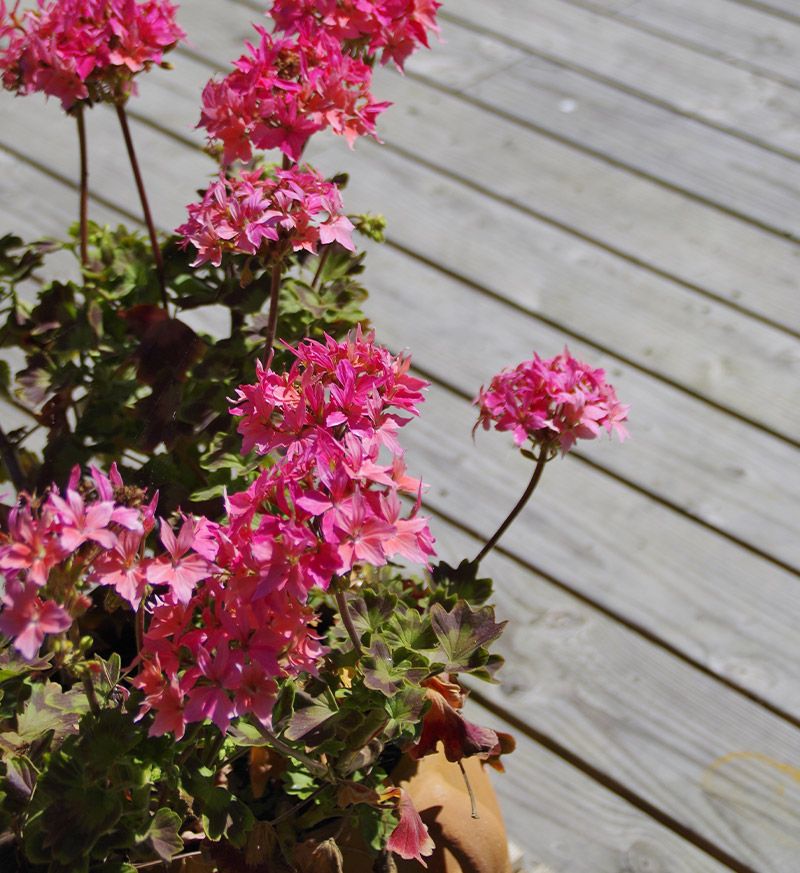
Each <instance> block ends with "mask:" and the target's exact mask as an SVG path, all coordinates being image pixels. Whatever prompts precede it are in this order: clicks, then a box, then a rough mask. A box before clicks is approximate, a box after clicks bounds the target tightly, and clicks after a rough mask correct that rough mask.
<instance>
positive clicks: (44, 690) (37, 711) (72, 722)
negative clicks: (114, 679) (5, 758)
mask: <svg viewBox="0 0 800 873" xmlns="http://www.w3.org/2000/svg"><path fill="white" fill-rule="evenodd" d="M88 711H89V701H88V700H87V699H86V695H85V694H84V693H83V692H82V691H62V690H61V687H60V686H59V685H56V683H55V682H37V683H36V684H35V685H34V686H33V689H32V690H31V696H30V698H29V699H28V702H27V703H26V704H25V709H24V710H23V712H22V714H21V715H20V716H19V717H18V718H17V734H18V735H19V736H20V738H21V739H22V740H23V741H25V742H31V741H32V740H35V739H36V738H37V737H40V736H42V734H45V733H47V731H53V732H54V739H56V740H58V739H60V738H61V737H65V736H67V735H68V734H73V733H77V730H78V722H80V720H81V717H82V716H83V715H84V714H85V713H86V712H88Z"/></svg>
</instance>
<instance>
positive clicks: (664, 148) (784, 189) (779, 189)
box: [408, 21, 800, 281]
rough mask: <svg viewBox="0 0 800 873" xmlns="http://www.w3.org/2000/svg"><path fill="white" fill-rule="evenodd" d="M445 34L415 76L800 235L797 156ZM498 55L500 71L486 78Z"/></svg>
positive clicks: (474, 37) (536, 61) (446, 30)
mask: <svg viewBox="0 0 800 873" xmlns="http://www.w3.org/2000/svg"><path fill="white" fill-rule="evenodd" d="M443 35H444V38H445V42H444V44H443V45H437V46H436V47H435V50H434V51H431V52H420V53H418V54H416V55H415V56H414V57H413V58H412V60H411V62H410V63H409V65H408V70H409V74H410V75H416V76H422V77H424V79H425V81H426V82H430V83H431V84H432V85H434V86H435V87H447V88H451V89H455V90H456V91H457V92H458V93H460V94H463V95H465V96H466V97H467V98H469V99H470V100H474V101H479V102H480V104H481V105H483V106H484V107H486V108H489V109H493V110H494V111H499V112H502V113H504V114H506V115H507V116H508V117H510V118H512V119H514V120H518V121H519V122H521V123H523V124H525V125H529V126H533V127H534V128H535V129H537V130H539V131H540V132H545V133H549V134H551V135H553V136H555V137H559V138H562V139H563V140H565V141H566V142H567V143H568V144H570V145H574V146H575V147H577V148H579V149H582V150H585V151H587V152H589V153H590V154H593V155H596V156H599V157H602V158H605V159H606V160H608V161H609V162H617V163H620V164H622V165H623V167H624V168H628V169H633V170H635V171H636V172H637V173H642V174H645V175H646V176H647V177H648V178H650V179H653V180H657V181H660V182H662V183H663V184H665V185H667V186H670V187H674V188H677V189H678V190H680V192H681V193H683V194H688V195H689V196H690V197H692V198H695V199H702V200H703V201H705V202H708V203H710V204H712V205H715V206H717V207H718V208H720V209H722V210H726V211H730V212H732V213H734V214H735V215H736V216H738V217H740V218H743V219H744V220H746V221H752V222H754V223H757V224H759V225H760V226H764V227H767V228H770V229H772V230H773V231H775V232H777V233H779V234H784V235H787V234H788V235H792V236H794V237H795V238H798V237H800V219H798V208H797V205H798V200H799V199H800V164H798V163H797V162H796V161H793V160H790V159H788V158H784V157H782V156H781V155H777V154H775V153H774V152H770V151H766V150H765V149H762V148H760V147H758V146H756V145H753V144H752V143H749V142H746V141H745V140H741V139H737V138H734V137H731V136H729V135H728V134H725V133H722V132H721V131H718V130H716V129H714V128H712V127H709V126H708V125H705V124H702V123H701V122H698V121H695V120H693V119H691V118H687V117H686V116H683V115H678V114H676V113H674V112H671V111H669V110H668V109H664V108H663V107H661V106H658V105H656V104H654V103H651V102H648V101H645V100H641V99H639V98H637V97H634V96H632V95H631V94H629V93H626V92H625V91H621V90H619V89H617V88H614V87H612V86H610V85H607V84H605V83H603V82H599V81H597V80H596V79H594V78H592V77H591V76H586V75H582V74H581V73H578V72H575V71H574V70H571V69H570V68H569V67H565V66H563V65H559V64H556V63H552V62H551V61H547V60H544V59H543V58H541V57H537V56H536V55H531V54H524V53H521V52H519V51H517V50H516V49H514V48H511V47H509V46H507V45H505V46H504V44H503V43H502V42H500V41H498V40H495V39H492V38H491V37H488V36H485V35H483V34H479V33H475V32H474V31H472V30H468V29H467V28H464V27H461V26H459V25H458V24H456V23H455V22H452V21H446V22H444V26H443ZM503 48H505V52H506V56H505V57H503V54H502V50H503ZM498 56H499V57H498ZM495 57H498V61H497V63H496V67H495V71H494V72H492V73H490V74H489V75H487V74H486V65H487V64H488V62H489V60H490V59H491V58H495ZM464 58H469V62H468V63H465V62H464ZM667 214H669V213H668V212H667ZM677 233H680V230H679V229H678V231H677ZM623 239H624V237H623ZM617 244H618V245H619V242H618V243H617ZM651 248H652V249H653V250H652V251H651V257H653V256H655V257H659V256H660V257H661V259H662V260H661V261H660V263H661V265H662V266H664V267H665V268H666V269H671V270H675V268H676V266H678V268H679V269H680V265H676V264H675V263H674V261H670V259H669V257H668V253H667V252H666V251H665V249H664V247H663V246H657V247H651ZM780 248H783V249H786V250H788V249H789V246H783V247H779V249H780ZM699 255H700V257H702V256H703V255H702V251H701V252H700V253H699ZM721 269H723V270H724V269H725V267H724V266H722V267H721ZM734 281H735V280H734Z"/></svg>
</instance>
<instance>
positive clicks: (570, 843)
mask: <svg viewBox="0 0 800 873" xmlns="http://www.w3.org/2000/svg"><path fill="white" fill-rule="evenodd" d="M466 713H467V717H468V718H469V719H470V720H472V721H474V722H476V723H478V724H481V725H486V726H487V727H491V728H493V729H495V730H503V731H506V732H508V733H511V734H513V735H514V736H515V738H516V740H517V749H516V751H515V752H514V754H513V755H512V756H511V757H509V758H508V759H507V761H506V772H505V773H497V774H496V773H492V782H493V783H494V787H495V790H496V792H497V795H498V797H499V798H500V802H501V806H502V808H503V816H504V818H505V821H506V826H507V828H508V832H509V836H510V837H511V839H512V840H513V841H514V842H515V843H517V845H519V846H520V847H521V848H523V849H524V851H525V859H524V860H525V864H524V869H525V870H528V871H531V873H623V871H624V873H651V871H667V870H668V871H670V873H723V871H726V870H728V869H729V868H728V867H726V866H723V865H722V864H720V863H718V862H717V861H715V860H713V859H712V858H710V857H709V856H708V855H706V854H704V853H703V852H701V851H700V850H698V849H696V848H695V847H694V846H692V845H691V844H689V843H688V842H686V841H685V840H682V839H681V838H680V837H678V836H676V835H675V834H673V833H672V832H671V831H669V830H667V829H666V828H665V827H663V826H661V825H659V824H658V823H657V822H655V821H653V820H652V819H651V818H649V817H648V816H647V815H645V814H644V813H642V812H640V811H639V810H637V809H636V808H634V807H633V806H631V805H630V804H629V803H627V802H626V801H625V800H622V799H621V798H619V797H618V796H616V795H615V794H613V793H612V792H610V791H608V790H607V789H605V788H603V787H602V786H601V785H598V783H596V782H594V781H593V780H591V779H590V778H588V777H587V776H585V775H584V774H583V773H581V772H580V771H578V770H576V769H574V768H573V767H571V766H570V765H569V764H566V763H565V762H564V761H562V760H561V759H560V758H558V757H557V756H556V755H554V754H553V753H551V752H549V751H547V750H546V749H544V748H542V747H541V746H539V745H538V744H536V743H534V742H532V741H531V740H530V739H529V738H528V737H526V736H525V735H524V734H522V733H520V732H519V731H518V730H516V729H515V728H513V727H512V726H510V725H508V724H507V723H506V722H504V721H503V720H502V719H499V718H498V717H497V716H496V715H494V714H493V713H490V712H488V711H487V710H485V709H483V707H481V706H480V705H479V704H477V703H474V702H472V701H470V702H468V704H467V708H466ZM453 766H455V765H453Z"/></svg>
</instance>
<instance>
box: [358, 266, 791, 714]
mask: <svg viewBox="0 0 800 873" xmlns="http://www.w3.org/2000/svg"><path fill="white" fill-rule="evenodd" d="M370 254H371V256H372V257H371V260H372V264H371V267H370V270H371V272H370V274H369V280H370V287H371V289H372V292H373V293H372V297H371V301H370V309H369V312H371V313H372V314H373V315H374V317H375V320H376V321H378V323H379V325H380V327H381V336H382V338H383V340H384V341H385V342H388V343H390V344H391V345H392V346H393V347H394V348H402V347H404V346H407V345H409V344H411V343H412V342H413V348H414V349H415V350H418V352H419V354H418V355H416V356H415V361H417V362H418V363H420V364H421V365H423V366H425V364H428V365H430V364H431V362H432V361H433V360H435V359H436V360H437V363H436V368H435V370H434V375H439V376H441V375H443V374H449V380H450V381H455V382H458V381H461V382H462V383H464V382H467V381H470V376H468V375H466V376H459V374H458V371H459V370H461V369H464V370H466V371H467V373H469V371H470V365H469V364H468V363H467V360H468V359H469V358H472V359H474V360H475V361H476V362H477V363H476V364H475V365H473V366H474V368H477V367H478V366H480V367H485V371H486V373H487V377H488V374H490V373H491V372H493V371H494V369H495V368H496V365H497V361H498V359H500V358H503V357H505V360H506V361H508V360H509V359H510V355H511V353H512V351H514V352H519V351H521V350H522V349H523V348H525V346H526V344H527V342H528V341H530V339H534V340H535V339H536V338H537V335H536V333H535V332H534V331H536V329H535V328H534V327H533V326H532V325H530V327H531V331H532V332H531V334H530V339H529V336H528V335H526V330H525V329H526V325H525V324H524V323H522V324H520V325H519V327H520V331H519V333H516V332H515V333H502V332H501V331H500V329H498V327H497V325H496V323H495V322H494V321H493V316H494V309H493V307H492V305H491V304H490V302H487V301H481V300H477V299H474V298H472V297H470V296H468V295H467V294H466V293H465V291H464V289H462V288H458V287H454V288H453V289H452V293H453V294H456V295H461V297H460V301H461V302H460V304H459V305H460V306H462V307H463V310H464V312H468V313H469V316H470V319H469V326H465V327H464V328H463V329H461V330H460V332H459V335H458V339H457V341H455V342H453V343H452V344H449V343H446V342H445V341H444V340H443V339H442V334H441V324H442V322H441V320H440V313H441V312H442V311H445V310H447V307H448V303H450V302H451V301H452V299H453V298H452V297H450V296H449V295H448V293H447V290H446V287H445V286H446V282H445V281H443V280H441V279H440V278H439V277H438V276H437V274H436V273H435V271H433V270H429V269H425V268H423V267H421V266H419V265H415V264H414V263H413V262H412V261H411V260H410V259H406V260H401V259H400V258H399V257H398V256H397V255H396V254H394V253H392V252H390V251H389V250H386V249H384V250H380V251H373V252H371V253H370ZM418 289H424V291H423V294H422V295H420V293H419V290H418ZM421 297H422V298H423V299H424V301H425V302H424V303H423V302H421ZM440 306H441V309H440V308H439V307H440ZM451 306H452V304H451ZM423 307H424V312H425V317H424V318H419V317H418V318H416V319H415V317H414V316H415V313H419V312H420V311H422V310H423ZM450 311H452V309H451V310H450ZM435 348H438V349H439V350H438V352H432V351H431V350H432V349H435ZM426 350H427V351H426ZM511 360H515V359H513V358H511ZM618 377H619V378H618ZM613 378H614V379H615V380H617V381H618V382H620V384H622V381H623V380H624V378H625V374H624V372H619V373H617V372H614V373H613ZM473 385H475V386H476V387H477V380H476V381H475V382H473ZM475 417H476V415H475V411H474V409H472V408H471V407H470V406H469V405H468V404H466V403H465V402H464V401H463V400H461V399H459V398H457V397H455V396H454V395H453V394H452V393H450V392H448V391H445V390H443V389H441V388H439V387H438V386H435V387H434V388H432V389H431V393H430V400H429V402H428V403H427V404H426V409H425V412H424V415H423V416H422V417H421V419H420V420H419V422H416V423H415V424H414V427H409V428H407V429H406V431H405V436H404V439H405V441H406V444H407V445H408V446H409V447H410V450H411V459H412V463H413V468H412V469H413V470H414V471H416V473H417V474H422V475H423V478H425V479H426V481H428V482H430V484H431V492H430V494H429V495H428V498H427V499H428V501H429V502H430V504H431V505H432V506H434V507H435V508H436V509H438V510H440V511H442V512H443V513H444V514H446V515H447V516H448V517H450V518H457V519H461V520H463V522H464V523H465V524H467V525H468V526H470V527H471V528H473V529H476V530H479V531H480V532H481V534H482V535H483V536H484V537H486V538H488V536H489V535H490V534H491V533H492V532H493V531H494V530H495V529H496V528H497V526H498V525H499V523H500V522H501V521H502V519H503V518H504V517H505V515H506V513H507V512H508V511H509V510H510V508H511V506H513V504H514V502H515V501H516V499H517V497H518V496H519V495H520V494H521V493H522V490H523V487H524V483H525V482H527V479H528V478H529V477H530V469H529V467H528V464H527V463H526V462H524V461H523V460H522V459H521V457H520V456H519V455H518V454H517V453H516V452H514V451H512V450H511V448H510V443H511V441H510V440H509V439H504V438H503V437H501V436H499V435H496V434H493V433H488V434H487V433H483V432H481V433H480V434H478V435H476V443H477V444H475V443H473V442H472V440H471V438H470V432H471V429H472V426H473V424H474V421H475ZM596 448H597V451H598V452H600V453H603V452H608V453H611V452H614V451H616V449H615V447H614V446H612V445H608V444H607V443H605V441H603V443H602V444H598V445H597V446H596ZM617 448H618V449H619V451H620V452H622V453H623V454H624V451H625V447H624V446H623V447H622V448H619V447H617ZM689 475H691V474H689ZM789 499H791V498H790V497H789ZM526 512H527V521H523V522H521V523H520V524H519V525H518V526H515V527H512V528H511V529H510V531H509V532H508V533H507V534H506V538H505V539H504V541H503V542H504V545H505V546H506V547H507V548H508V549H510V550H511V551H512V552H513V553H514V554H516V555H518V556H519V557H520V558H522V559H524V560H526V561H528V562H530V563H531V564H532V565H535V566H536V567H537V568H539V569H541V570H542V571H543V572H545V573H549V574H551V575H552V576H554V577H556V578H557V579H559V580H561V581H562V582H564V583H565V584H567V585H569V586H571V587H572V588H574V589H575V590H576V591H579V592H580V593H581V594H582V595H583V596H585V597H588V598H591V599H593V600H595V601H596V602H598V603H600V604H602V605H603V607H604V608H606V609H608V610H610V611H612V612H614V613H615V614H618V615H620V616H624V617H625V619H626V620H627V621H629V622H632V623H634V624H636V625H638V626H641V627H642V628H644V629H645V630H646V631H648V632H649V633H652V634H653V635H655V636H658V637H660V638H661V639H663V640H665V641H666V642H667V643H668V644H669V645H671V646H673V647H674V648H676V649H678V650H680V651H682V652H685V653H687V654H688V655H690V656H691V657H692V658H694V659H695V660H696V661H697V662H699V663H701V664H703V665H705V666H706V667H707V668H708V669H710V670H712V671H713V672H715V673H718V674H719V675H721V676H724V677H726V678H729V679H730V680H731V681H733V682H736V683H737V684H739V685H742V686H743V687H745V688H747V689H749V690H750V691H751V692H752V693H754V694H757V695H759V696H761V697H763V698H765V699H767V700H769V701H771V702H772V703H773V704H774V705H776V706H778V707H781V708H785V709H786V710H787V711H789V712H791V713H793V714H794V715H795V716H796V717H800V689H799V688H798V687H797V682H796V681H795V677H794V667H793V665H794V663H795V658H796V657H797V658H800V639H794V638H795V637H797V635H796V634H794V632H793V630H792V629H793V627H794V624H795V623H796V618H795V616H797V615H798V614H800V587H798V585H797V580H796V577H795V576H794V575H793V574H790V573H787V572H786V571H784V570H782V569H780V568H778V567H775V566H774V565H771V564H769V563H768V562H766V561H764V560H763V559H760V558H758V557H756V556H754V555H752V554H751V553H749V552H748V551H747V550H745V549H742V548H740V547H736V546H734V545H733V544H732V543H731V542H729V541H727V540H724V539H723V538H721V537H719V536H717V535H715V534H713V533H711V532H710V531H708V530H704V529H703V528H701V527H699V526H698V525H697V524H695V523H693V522H692V521H691V520H689V519H686V518H684V517H682V516H680V515H678V514H676V513H674V512H671V511H670V510H668V509H666V508H665V507H663V506H661V505H660V504H658V503H656V502H654V501H653V500H651V499H648V498H647V497H645V496H643V495H640V494H637V493H636V492H632V491H631V490H630V489H628V488H627V487H625V486H624V485H622V484H621V483H617V482H615V481H614V480H611V479H609V478H608V477H606V476H603V475H602V474H601V473H599V472H598V471H597V470H594V469H592V468H589V467H587V466H585V465H583V464H580V463H577V462H575V461H574V459H571V458H567V459H566V460H565V461H564V462H558V464H557V465H554V466H553V467H552V468H549V469H548V470H547V471H546V474H545V477H544V479H543V481H542V484H541V485H540V486H539V490H538V491H537V495H536V499H535V500H534V502H533V506H532V507H531V508H530V509H529V510H526ZM752 518H753V523H754V524H757V523H758V521H757V517H756V516H753V517H752ZM531 531H536V536H535V538H534V537H533V536H532V535H531V533H530V532H531ZM755 580H757V582H756V581H755ZM787 647H791V649H792V651H793V652H794V654H792V655H789V654H788V648H787Z"/></svg>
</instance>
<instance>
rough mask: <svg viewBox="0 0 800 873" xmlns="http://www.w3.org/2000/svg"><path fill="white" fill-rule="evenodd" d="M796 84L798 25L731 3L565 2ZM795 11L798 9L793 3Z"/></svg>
mask: <svg viewBox="0 0 800 873" xmlns="http://www.w3.org/2000/svg"><path fill="white" fill-rule="evenodd" d="M567 2H571V3H574V4H575V5H578V6H586V7H587V8H590V9H593V10H595V11H600V12H603V11H605V12H608V13H610V14H612V15H614V16H615V17H616V18H618V19H619V20H620V21H626V22H629V23H632V24H634V25H639V26H643V27H645V28H647V29H648V30H650V31H651V32H652V33H654V34H656V35H660V36H663V37H665V38H666V39H673V40H676V41H678V42H680V43H682V44H684V45H688V46H690V47H694V48H696V49H698V50H699V51H705V52H708V53H711V54H713V55H716V56H718V57H722V58H724V59H725V60H728V61H730V62H732V63H739V64H741V65H742V66H744V67H746V68H748V69H751V70H753V71H754V72H756V73H761V74H765V75H768V76H770V75H771V76H777V77H778V78H779V79H782V80H783V81H785V82H788V83H789V84H791V85H794V86H795V87H797V86H800V73H799V72H798V69H797V58H798V56H800V27H798V26H797V25H795V24H792V23H791V22H787V21H786V20H785V19H780V18H776V17H775V16H774V15H770V14H768V13H767V12H764V11H763V10H760V9H757V8H755V7H752V6H743V5H742V4H740V3H736V2H732V0H567ZM794 9H795V12H797V11H800V6H797V4H795V6H794Z"/></svg>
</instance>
